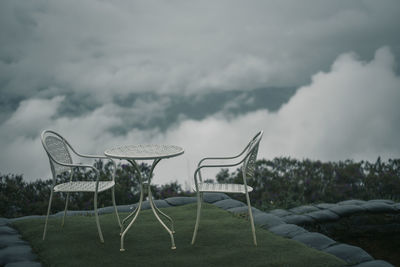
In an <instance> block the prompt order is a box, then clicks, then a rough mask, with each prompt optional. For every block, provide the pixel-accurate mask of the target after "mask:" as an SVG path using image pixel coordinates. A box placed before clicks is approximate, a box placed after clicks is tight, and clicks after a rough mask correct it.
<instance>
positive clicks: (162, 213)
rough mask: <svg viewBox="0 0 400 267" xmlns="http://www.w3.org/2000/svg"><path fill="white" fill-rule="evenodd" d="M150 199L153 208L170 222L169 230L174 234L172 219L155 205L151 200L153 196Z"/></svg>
mask: <svg viewBox="0 0 400 267" xmlns="http://www.w3.org/2000/svg"><path fill="white" fill-rule="evenodd" d="M151 201H152V202H153V205H154V208H155V209H156V211H157V212H159V213H160V214H161V215H162V216H164V217H165V218H167V219H168V220H169V221H170V222H171V232H172V233H173V234H175V230H174V221H173V220H172V218H171V217H169V216H168V215H167V214H165V213H164V212H162V211H161V210H160V209H159V208H158V207H157V205H156V203H155V202H154V201H153V198H151Z"/></svg>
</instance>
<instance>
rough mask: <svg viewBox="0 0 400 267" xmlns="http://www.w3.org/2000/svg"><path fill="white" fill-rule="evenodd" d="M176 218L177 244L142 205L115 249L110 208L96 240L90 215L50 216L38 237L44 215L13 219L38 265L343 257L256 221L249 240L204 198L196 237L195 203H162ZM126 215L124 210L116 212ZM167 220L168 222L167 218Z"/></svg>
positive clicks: (313, 262)
mask: <svg viewBox="0 0 400 267" xmlns="http://www.w3.org/2000/svg"><path fill="white" fill-rule="evenodd" d="M161 210H163V211H164V212H165V213H167V214H168V215H170V216H171V217H172V218H173V219H174V222H175V231H176V233H175V235H174V236H175V243H176V247H177V249H176V250H171V248H170V247H171V243H170V237H169V235H168V233H167V232H166V231H165V229H164V228H163V227H162V226H161V225H160V223H159V222H158V221H157V219H156V218H155V217H154V215H153V213H152V212H151V210H144V211H141V214H140V215H139V217H138V219H137V220H136V222H135V223H134V225H133V226H132V228H131V229H130V230H129V232H128V234H127V235H126V237H125V249H126V251H125V252H120V251H119V248H120V238H119V237H120V236H119V227H118V224H117V222H116V218H115V215H114V214H106V215H101V216H100V223H101V226H102V230H103V235H104V240H105V243H104V244H101V243H100V241H99V237H98V234H97V229H96V223H95V220H94V217H92V216H70V217H67V218H66V222H65V225H64V227H63V228H61V218H51V219H49V226H48V231H47V237H46V240H45V241H43V240H42V232H43V226H44V220H43V219H29V220H21V221H18V222H15V223H14V224H13V226H14V227H16V228H17V229H18V230H19V231H20V232H21V234H22V237H23V238H24V239H25V240H28V241H29V243H30V244H31V245H32V247H33V250H34V251H35V253H37V254H38V255H39V258H40V261H41V262H42V264H43V266H85V267H89V266H96V267H97V266H163V267H165V266H190V267H194V266H202V267H205V266H343V265H345V262H343V261H342V260H340V259H338V258H336V257H334V256H332V255H329V254H326V253H323V252H320V251H317V250H315V249H311V248H309V247H307V246H305V245H303V244H301V243H298V242H295V241H292V240H290V239H286V238H282V237H279V236H277V235H274V234H272V233H270V232H268V231H266V230H263V229H262V228H258V227H256V233H257V241H258V246H257V247H255V246H254V245H253V240H252V236H251V229H250V225H249V222H248V221H246V220H245V219H243V218H241V217H239V216H234V215H232V214H231V213H229V212H227V211H224V210H222V209H219V208H217V207H215V206H213V205H209V204H204V209H203V210H202V220H201V222H200V227H199V232H198V235H197V240H196V243H195V245H194V246H192V245H191V244H190V241H191V238H192V233H193V228H194V223H195V219H196V218H195V216H196V205H195V204H189V205H184V206H179V207H173V208H166V209H161ZM120 215H122V216H126V215H127V214H120ZM167 225H168V224H167Z"/></svg>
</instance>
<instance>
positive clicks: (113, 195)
mask: <svg viewBox="0 0 400 267" xmlns="http://www.w3.org/2000/svg"><path fill="white" fill-rule="evenodd" d="M111 197H112V202H113V205H114V210H115V216H117V220H118V225H119V228H121V229H122V224H121V220H120V218H119V214H118V209H117V205H116V203H115V190H114V187H113V188H111Z"/></svg>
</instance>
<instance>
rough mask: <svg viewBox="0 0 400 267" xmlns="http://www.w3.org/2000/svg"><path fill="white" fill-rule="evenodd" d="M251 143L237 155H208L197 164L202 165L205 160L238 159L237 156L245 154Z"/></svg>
mask: <svg viewBox="0 0 400 267" xmlns="http://www.w3.org/2000/svg"><path fill="white" fill-rule="evenodd" d="M249 145H250V144H248V145H247V146H246V147H245V148H244V149H243V151H242V152H240V153H239V154H237V155H236V156H231V157H206V158H203V159H201V160H200V161H199V163H198V164H197V166H200V165H201V163H202V162H203V161H206V160H228V159H236V158H238V157H240V156H241V155H243V154H244V152H246V150H247V148H248V147H249ZM241 162H242V161H241Z"/></svg>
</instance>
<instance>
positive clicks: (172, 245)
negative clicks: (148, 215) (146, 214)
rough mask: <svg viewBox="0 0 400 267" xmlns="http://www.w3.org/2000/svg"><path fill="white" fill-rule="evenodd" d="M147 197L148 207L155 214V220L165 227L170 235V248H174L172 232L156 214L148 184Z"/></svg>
mask: <svg viewBox="0 0 400 267" xmlns="http://www.w3.org/2000/svg"><path fill="white" fill-rule="evenodd" d="M149 199H150V207H151V209H152V211H153V213H154V215H155V216H156V218H157V220H158V221H159V222H160V223H161V225H162V226H163V227H164V228H165V230H167V232H168V234H169V235H170V237H171V249H176V246H175V240H174V235H173V232H172V231H171V230H170V229H169V228H168V227H167V226H166V225H165V223H164V222H163V221H162V220H161V219H160V217H159V216H158V214H157V211H156V207H155V204H154V202H153V196H152V195H151V189H150V186H149ZM157 209H158V208H157ZM164 215H165V214H164Z"/></svg>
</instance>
